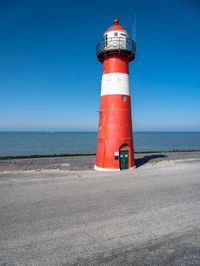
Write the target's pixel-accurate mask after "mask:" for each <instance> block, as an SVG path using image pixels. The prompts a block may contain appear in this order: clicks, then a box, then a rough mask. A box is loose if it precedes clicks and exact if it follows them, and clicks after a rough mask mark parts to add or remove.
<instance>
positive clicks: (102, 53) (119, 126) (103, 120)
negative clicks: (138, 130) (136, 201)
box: [95, 19, 135, 171]
mask: <svg viewBox="0 0 200 266" xmlns="http://www.w3.org/2000/svg"><path fill="white" fill-rule="evenodd" d="M97 58H98V60H99V61H100V62H101V63H102V64H103V75H102V81H101V98H100V112H99V126H98V141H97V152H96V164H95V169H97V170H108V171H109V170H110V171H118V170H123V169H129V168H133V167H135V161H134V152H133V137H132V119H131V98H130V89H129V62H131V61H132V60H134V58H135V42H134V41H133V40H131V39H129V35H128V32H127V31H126V30H125V28H124V27H122V26H120V25H119V24H118V20H117V19H115V20H114V25H112V26H111V27H109V28H108V29H107V31H106V32H105V33H104V35H103V40H101V41H100V42H98V43H97Z"/></svg>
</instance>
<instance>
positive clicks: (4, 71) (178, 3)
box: [0, 0, 200, 131]
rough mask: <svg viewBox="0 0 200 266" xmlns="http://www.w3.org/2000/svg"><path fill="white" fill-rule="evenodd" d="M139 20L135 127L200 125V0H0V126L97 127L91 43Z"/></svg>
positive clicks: (133, 68) (133, 76) (97, 77)
mask: <svg viewBox="0 0 200 266" xmlns="http://www.w3.org/2000/svg"><path fill="white" fill-rule="evenodd" d="M135 14H136V18H137V36H136V42H137V55H136V60H135V61H134V62H133V63H131V64H130V82H131V96H132V116H133V128H134V130H135V131H141V130H142V131H143V130H145V131H149V130H150V131H157V130H161V131H162V130H173V131H177V130H178V131H179V130H181V131H190V130H192V131H195V130H198V131H199V130H200V2H199V1H198V0H174V1H173V0H168V1H167V0H151V1H148V0H146V1H145V0H138V1H134V0H132V1H128V0H124V1H118V0H115V1H113V0H110V1H104V0H102V1H89V0H84V1H71V0H66V1H64V0H63V1H62V0H57V1H51V0H50V1H46V0H40V1H38V0H29V1H25V0H24V1H21V0H17V1H16V0H15V1H14V0H1V1H0V130H14V131H15V130H70V131H73V130H81V131H82V130H84V131H87V130H92V131H96V130H97V124H98V110H99V96H100V85H101V84H100V83H101V74H102V66H101V64H100V63H99V62H98V61H97V60H96V54H95V53H96V51H95V49H96V43H97V42H98V41H99V40H101V38H102V34H103V32H104V31H105V30H106V29H107V28H108V27H109V26H110V25H112V23H113V19H114V18H116V17H118V18H119V20H120V24H122V25H123V26H124V27H125V28H126V29H127V30H128V31H131V30H132V24H133V21H134V15H135Z"/></svg>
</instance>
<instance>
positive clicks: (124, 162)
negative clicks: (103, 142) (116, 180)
mask: <svg viewBox="0 0 200 266" xmlns="http://www.w3.org/2000/svg"><path fill="white" fill-rule="evenodd" d="M124 169H128V151H120V170H124Z"/></svg>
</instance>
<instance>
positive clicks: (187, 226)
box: [0, 159, 200, 266]
mask: <svg viewBox="0 0 200 266" xmlns="http://www.w3.org/2000/svg"><path fill="white" fill-rule="evenodd" d="M0 229H1V230H0V265H20V266H23V265H49V266H51V265H200V162H199V160H192V159H191V160H189V159H188V160H185V161H181V160H179V161H161V162H156V163H155V162H154V163H147V164H143V165H142V166H141V167H139V168H137V169H135V170H127V171H121V172H117V173H105V172H95V171H94V170H87V171H64V170H44V171H36V170H34V171H15V172H14V171H13V172H1V173H0Z"/></svg>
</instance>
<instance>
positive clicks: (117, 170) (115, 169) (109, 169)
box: [94, 164, 136, 172]
mask: <svg viewBox="0 0 200 266" xmlns="http://www.w3.org/2000/svg"><path fill="white" fill-rule="evenodd" d="M134 168H136V166H135V165H134V166H133V167H130V168H128V169H126V170H131V169H134ZM94 169H95V170H97V171H104V172H119V171H121V169H120V168H103V167H99V166H96V164H95V165H94ZM123 171H124V170H123Z"/></svg>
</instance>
